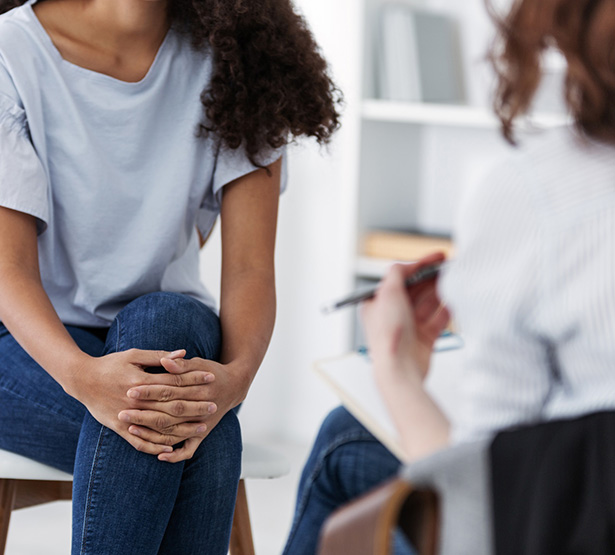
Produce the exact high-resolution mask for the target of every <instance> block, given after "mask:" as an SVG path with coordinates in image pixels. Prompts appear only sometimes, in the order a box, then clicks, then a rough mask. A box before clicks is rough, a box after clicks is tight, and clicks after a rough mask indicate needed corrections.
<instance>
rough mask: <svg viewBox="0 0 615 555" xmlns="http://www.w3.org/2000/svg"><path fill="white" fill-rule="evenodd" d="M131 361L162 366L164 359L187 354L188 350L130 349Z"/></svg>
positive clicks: (176, 357) (173, 358)
mask: <svg viewBox="0 0 615 555" xmlns="http://www.w3.org/2000/svg"><path fill="white" fill-rule="evenodd" d="M128 353H129V355H130V362H132V363H133V364H138V365H140V366H161V363H162V361H163V360H175V359H178V358H182V357H184V356H186V351H185V350H184V349H180V350H178V351H173V352H170V351H145V350H142V349H130V351H128Z"/></svg>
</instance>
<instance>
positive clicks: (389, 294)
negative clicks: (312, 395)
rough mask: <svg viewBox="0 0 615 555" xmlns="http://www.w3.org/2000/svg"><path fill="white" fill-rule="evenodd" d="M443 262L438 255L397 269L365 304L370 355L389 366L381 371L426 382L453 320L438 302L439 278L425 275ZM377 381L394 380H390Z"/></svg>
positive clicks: (390, 273) (430, 273) (364, 314)
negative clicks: (412, 375)
mask: <svg viewBox="0 0 615 555" xmlns="http://www.w3.org/2000/svg"><path fill="white" fill-rule="evenodd" d="M443 262H444V255H442V254H440V253H438V254H434V255H430V256H428V257H425V258H423V259H421V260H420V261H419V262H417V263H416V264H406V265H403V264H396V265H395V266H393V267H392V268H391V269H390V270H389V272H388V274H387V276H386V277H385V278H384V280H383V281H382V282H381V284H380V286H379V288H378V290H377V292H376V295H375V296H374V297H373V299H371V300H369V301H368V302H366V303H365V305H364V307H363V311H362V317H363V323H364V327H365V332H366V335H367V339H368V343H369V348H370V353H371V356H372V358H373V359H374V361H377V360H380V361H383V360H387V361H389V363H391V364H387V365H383V367H389V368H396V369H397V371H399V372H402V373H408V372H416V373H418V374H419V375H420V378H421V379H422V378H424V377H425V375H426V373H427V371H428V368H429V361H430V359H431V354H432V352H433V345H434V342H435V341H436V339H437V338H438V337H439V336H440V334H441V333H442V331H443V330H444V328H445V327H446V326H447V324H448V323H449V320H450V314H449V312H448V310H447V309H446V307H444V306H443V305H442V302H441V300H440V298H439V297H438V293H437V290H436V274H434V273H433V270H430V271H429V272H427V271H426V269H431V268H434V266H436V265H437V266H439V267H441V265H442V263H443ZM413 276H415V277H414V278H413ZM418 276H420V279H419V277H418ZM426 276H427V277H426ZM409 282H410V283H411V285H410V286H408V285H407V284H408V283H409ZM379 378H382V379H385V380H391V383H392V382H394V381H395V380H392V379H391V376H388V375H387V376H384V375H383V376H377V379H379Z"/></svg>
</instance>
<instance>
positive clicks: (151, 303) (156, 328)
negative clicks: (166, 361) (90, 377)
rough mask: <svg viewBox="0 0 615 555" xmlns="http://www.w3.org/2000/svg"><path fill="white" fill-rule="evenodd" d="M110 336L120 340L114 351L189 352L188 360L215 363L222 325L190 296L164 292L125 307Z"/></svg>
mask: <svg viewBox="0 0 615 555" xmlns="http://www.w3.org/2000/svg"><path fill="white" fill-rule="evenodd" d="M109 337H110V338H117V345H116V346H114V348H113V350H122V351H123V350H126V349H131V348H137V349H156V350H166V351H174V350H177V349H186V351H187V357H188V358H192V357H195V356H198V357H202V358H208V359H213V360H215V359H217V358H218V355H219V350H220V343H221V331H220V322H219V319H218V316H217V315H216V314H215V313H214V312H213V311H212V310H211V309H210V308H209V307H207V306H205V305H204V304H203V303H201V302H200V301H198V300H196V299H194V298H192V297H190V296H188V295H183V294H181V293H171V292H164V291H163V292H156V293H149V294H147V295H143V296H142V297H139V298H137V299H135V300H134V301H132V302H131V303H129V304H128V305H126V306H125V307H124V308H123V309H122V311H121V312H120V313H119V314H118V315H117V317H116V319H115V320H114V322H113V324H112V326H111V329H110V332H109ZM107 347H109V346H107ZM107 350H109V349H107Z"/></svg>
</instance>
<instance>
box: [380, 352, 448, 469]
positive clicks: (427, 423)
mask: <svg viewBox="0 0 615 555" xmlns="http://www.w3.org/2000/svg"><path fill="white" fill-rule="evenodd" d="M405 363H406V364H413V362H412V361H405ZM399 364H401V363H399V362H395V361H391V360H385V361H376V362H375V365H376V375H377V381H378V385H379V388H380V391H381V393H382V395H383V397H384V400H385V403H386V405H387V407H388V409H389V412H390V414H391V416H392V418H393V422H394V424H395V427H396V429H397V430H398V432H399V435H400V437H401V442H402V447H403V449H404V451H405V453H406V455H407V462H411V461H414V460H417V459H420V458H422V457H425V456H427V455H429V454H431V453H433V452H435V451H438V450H439V449H442V448H443V447H445V446H446V445H448V443H449V435H450V424H449V421H448V419H447V418H446V416H445V415H444V413H443V412H442V411H441V410H440V407H438V405H437V404H436V403H435V402H434V400H433V399H432V397H431V396H430V395H429V393H428V392H427V391H426V390H425V387H424V385H423V381H422V379H421V377H420V372H418V371H416V370H415V371H408V370H407V369H401V368H399V367H398V366H399Z"/></svg>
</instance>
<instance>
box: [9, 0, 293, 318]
mask: <svg viewBox="0 0 615 555" xmlns="http://www.w3.org/2000/svg"><path fill="white" fill-rule="evenodd" d="M33 3H34V2H33V1H31V2H29V3H28V4H25V5H24V6H21V7H19V8H16V9H14V10H12V11H10V12H8V13H6V14H4V15H2V16H0V206H4V207H6V208H11V209H13V210H18V211H21V212H25V213H27V214H31V215H33V216H35V217H36V218H37V219H38V224H39V242H38V244H39V259H40V268H41V276H42V280H43V285H44V287H45V290H46V292H47V294H48V295H49V297H50V298H51V301H52V303H53V305H54V307H55V309H56V311H57V312H58V314H59V316H60V318H61V320H62V321H63V322H64V323H67V324H76V325H84V326H108V325H109V324H110V322H111V321H112V320H113V318H114V317H115V316H116V314H117V313H118V312H119V311H120V310H121V309H122V307H123V306H125V305H126V304H127V303H128V302H130V301H131V300H133V299H135V298H137V297H139V296H141V295H143V294H146V293H149V292H154V291H173V292H180V293H185V294H188V295H191V296H193V297H195V298H197V299H199V300H201V301H203V302H205V303H206V304H208V305H210V306H213V301H212V298H211V296H210V295H209V294H208V292H207V291H206V290H205V288H204V286H203V285H202V283H201V281H200V279H199V264H198V252H199V240H198V234H197V228H198V229H199V230H200V232H201V234H202V235H203V236H207V234H208V233H209V231H210V229H211V227H212V226H213V224H214V222H215V220H216V218H217V216H218V214H219V211H220V202H221V191H222V188H223V187H224V185H226V184H228V183H230V182H231V181H233V180H234V179H237V178H238V177H241V176H242V175H246V174H248V173H250V172H252V171H254V169H255V167H254V166H253V165H252V164H251V163H250V162H249V161H248V159H247V156H246V155H245V152H244V151H243V150H241V149H240V150H236V151H230V150H227V149H221V148H219V146H218V142H217V141H216V140H215V138H213V137H211V138H207V139H203V138H198V137H197V136H196V130H197V125H198V123H199V121H201V119H202V105H201V102H200V94H201V92H202V90H203V89H204V88H205V87H206V86H207V84H208V83H209V81H210V78H211V73H212V55H211V52H210V51H209V50H208V49H204V50H203V51H195V50H194V49H193V48H192V47H191V45H190V42H189V40H188V39H186V38H185V37H184V36H183V35H180V34H179V33H177V32H175V31H174V30H171V31H169V33H168V35H167V36H166V38H165V40H164V42H163V44H162V46H161V47H160V50H159V52H158V54H157V56H156V59H155V61H154V63H153V65H152V66H151V68H150V70H149V72H148V73H147V75H146V76H145V77H144V78H143V79H142V80H141V81H139V82H136V83H128V82H124V81H120V80H118V79H114V78H113V77H109V76H107V75H103V74H101V73H97V72H94V71H90V70H87V69H84V68H82V67H79V66H76V65H74V64H72V63H70V62H68V61H66V60H64V59H63V58H62V57H61V55H60V53H59V51H58V50H57V49H56V48H55V46H54V44H53V43H52V41H51V39H50V37H49V35H48V34H47V33H46V31H45V29H44V28H43V27H42V25H41V24H40V22H39V21H38V19H37V18H36V15H35V14H34V11H33V10H32V4H33ZM281 154H282V153H281V152H280V151H270V152H268V153H267V154H264V155H263V156H262V157H261V161H262V163H264V164H268V163H271V162H273V161H275V160H276V159H278V158H279V157H280V156H281ZM283 174H284V175H285V172H283ZM283 181H285V179H283ZM283 186H284V183H283Z"/></svg>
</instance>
